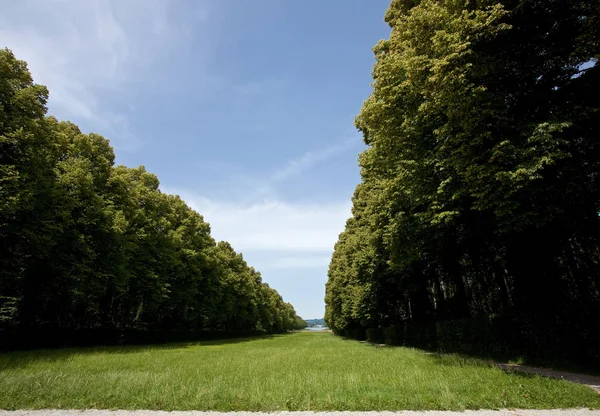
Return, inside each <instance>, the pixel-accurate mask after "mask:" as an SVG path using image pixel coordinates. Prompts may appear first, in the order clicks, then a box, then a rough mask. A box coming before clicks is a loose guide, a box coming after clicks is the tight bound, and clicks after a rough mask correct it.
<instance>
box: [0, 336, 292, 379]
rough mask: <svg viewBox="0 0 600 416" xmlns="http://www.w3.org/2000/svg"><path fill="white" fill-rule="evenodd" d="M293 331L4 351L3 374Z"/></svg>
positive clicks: (0, 360) (1, 358) (0, 354)
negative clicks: (105, 356) (100, 356)
mask: <svg viewBox="0 0 600 416" xmlns="http://www.w3.org/2000/svg"><path fill="white" fill-rule="evenodd" d="M289 334H290V333H283V334H264V335H253V336H247V337H239V338H223V339H202V340H196V341H185V342H173V343H165V344H136V345H106V346H85V347H65V348H56V349H35V350H20V351H8V352H0V373H1V372H2V371H3V370H8V369H11V368H22V367H26V366H28V365H30V364H34V363H37V362H40V361H42V362H50V363H54V362H56V363H59V362H64V361H68V360H69V359H70V358H71V357H73V356H77V355H95V354H115V355H122V354H136V353H140V352H147V351H164V350H177V349H186V348H191V347H201V346H207V347H208V346H222V345H233V344H242V343H246V342H252V341H261V340H274V339H277V338H282V337H285V336H288V335H289Z"/></svg>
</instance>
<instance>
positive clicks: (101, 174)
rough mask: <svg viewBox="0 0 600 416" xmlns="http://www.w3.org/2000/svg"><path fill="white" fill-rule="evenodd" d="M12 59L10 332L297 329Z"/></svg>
mask: <svg viewBox="0 0 600 416" xmlns="http://www.w3.org/2000/svg"><path fill="white" fill-rule="evenodd" d="M47 100H48V90H47V88H46V87H45V86H43V85H39V84H35V83H34V82H33V80H32V77H31V74H30V72H29V71H28V69H27V65H26V63H25V62H24V61H21V60H18V59H16V58H15V56H14V55H13V53H12V52H11V51H10V50H8V49H4V50H0V329H2V328H4V329H6V328H23V329H35V328H62V329H65V328H66V329H135V330H186V331H199V330H211V331H231V330H244V331H271V332H277V331H286V330H290V329H298V328H303V327H304V326H305V323H304V321H303V320H302V319H301V318H300V317H298V315H297V314H296V312H295V311H294V308H293V307H292V305H291V304H289V303H286V302H284V301H283V299H282V298H281V296H280V295H279V294H278V293H277V292H276V291H275V290H274V289H272V288H270V287H269V286H268V285H267V284H266V283H264V282H262V279H261V275H260V273H259V272H258V271H256V270H255V269H254V268H253V267H250V266H248V264H247V263H246V262H245V261H244V259H243V257H242V255H241V254H240V253H236V252H235V251H234V249H233V248H232V247H231V245H230V244H229V243H227V242H219V243H217V242H215V240H214V239H213V238H212V237H211V235H210V226H209V224H208V223H206V222H205V221H204V219H203V217H202V216H201V215H200V214H198V213H197V212H195V211H194V210H192V209H191V208H190V207H189V206H187V205H186V204H185V202H184V201H183V200H181V198H179V197H178V196H174V195H168V194H165V193H163V192H161V191H160V189H159V181H158V178H157V177H156V176H155V175H153V174H152V173H150V172H147V171H146V170H145V169H144V167H143V166H140V167H137V168H128V167H125V166H115V165H114V158H115V156H114V152H113V149H112V148H111V146H110V143H109V141H108V140H107V139H105V138H104V137H102V136H100V135H98V134H94V133H90V134H83V133H82V132H81V131H80V130H79V128H78V127H77V126H76V125H75V124H73V123H70V122H64V121H58V120H57V119H56V118H54V117H51V116H47V114H46V113H47V109H46V103H47Z"/></svg>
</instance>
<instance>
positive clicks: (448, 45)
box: [326, 0, 600, 342]
mask: <svg viewBox="0 0 600 416" xmlns="http://www.w3.org/2000/svg"><path fill="white" fill-rule="evenodd" d="M385 19H386V21H387V22H388V23H389V24H390V26H391V28H392V31H391V35H390V39H389V40H383V41H380V42H379V43H378V44H377V46H376V47H375V48H374V52H375V57H376V64H375V67H374V69H373V78H374V82H373V88H374V89H373V92H372V94H371V96H370V97H369V98H368V99H367V100H366V101H365V103H364V105H363V108H362V110H361V112H360V114H359V115H358V117H357V119H356V126H357V127H358V128H359V129H360V130H361V131H362V133H363V136H364V141H365V143H366V144H367V145H368V148H367V149H366V150H365V151H364V152H363V153H362V154H361V155H360V158H359V161H360V166H361V169H362V170H361V175H362V183H361V184H359V185H358V187H357V188H356V192H355V194H354V197H353V216H352V218H350V219H349V220H348V222H347V224H346V229H345V231H344V232H343V233H342V234H341V235H340V237H339V240H338V242H337V244H336V246H335V252H334V254H333V257H332V260H331V264H330V268H329V281H328V283H327V293H326V304H327V310H326V321H327V324H328V325H329V326H330V327H332V328H333V329H334V331H338V332H341V331H363V333H364V330H365V329H369V328H388V327H393V326H394V325H400V326H402V327H407V326H408V327H410V325H412V323H422V325H421V326H422V327H426V326H427V325H428V323H436V322H444V321H449V320H458V319H466V318H475V317H482V316H484V317H492V316H498V315H502V316H529V317H531V316H541V317H549V316H554V317H558V316H563V317H566V316H575V315H577V313H579V312H581V310H585V311H593V310H599V308H598V305H599V304H600V222H599V218H598V212H599V211H600V182H599V180H598V179H599V178H600V146H599V144H600V141H599V138H600V136H599V134H600V94H599V92H600V65H598V63H597V59H598V57H599V55H600V3H599V2H593V1H586V0H573V1H563V0H420V1H419V0H394V1H392V3H391V5H390V8H389V9H388V11H387V13H386V16H385ZM577 311H578V312H577ZM577 316H581V314H579V315H577ZM592 316H593V315H592ZM556 319H558V318H556ZM592 319H593V318H592ZM586 334H587V335H586ZM581 337H582V338H580V340H581V341H582V342H588V341H589V340H591V339H592V338H593V334H592V333H589V331H588V332H586V331H585V330H582V331H581ZM586 337H587V338H586Z"/></svg>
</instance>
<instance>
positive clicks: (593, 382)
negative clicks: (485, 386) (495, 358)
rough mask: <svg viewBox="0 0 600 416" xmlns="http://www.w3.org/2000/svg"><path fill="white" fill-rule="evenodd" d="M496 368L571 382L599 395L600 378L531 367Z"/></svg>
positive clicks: (500, 364)
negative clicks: (588, 388)
mask: <svg viewBox="0 0 600 416" xmlns="http://www.w3.org/2000/svg"><path fill="white" fill-rule="evenodd" d="M496 365H497V366H498V367H500V368H501V369H503V370H506V371H518V372H521V373H528V374H538V375H540V376H545V377H551V378H559V379H563V380H568V381H572V382H573V383H579V384H585V385H586V386H588V387H590V388H592V389H594V390H596V392H598V393H600V377H596V376H589V375H586V374H578V373H569V372H567V371H558V370H552V369H549V368H541V367H531V366H528V365H520V364H505V363H497V364H496Z"/></svg>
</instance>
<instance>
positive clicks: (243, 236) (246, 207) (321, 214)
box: [176, 190, 350, 267]
mask: <svg viewBox="0 0 600 416" xmlns="http://www.w3.org/2000/svg"><path fill="white" fill-rule="evenodd" d="M176 193H178V194H179V195H180V196H181V197H182V198H183V199H184V200H185V201H186V202H187V203H188V204H189V205H190V206H191V207H192V208H194V209H195V210H196V211H198V212H199V213H201V214H202V215H203V216H204V218H205V220H206V221H207V222H209V223H210V225H211V230H212V231H211V233H212V235H213V237H214V238H215V239H217V240H226V241H229V242H230V243H231V244H232V245H233V246H234V247H235V249H236V250H240V251H242V252H246V251H271V252H296V253H307V254H309V255H313V254H314V253H330V252H331V251H332V250H333V245H334V244H335V241H336V240H337V237H338V235H339V233H340V232H341V231H342V230H343V228H344V224H345V222H346V219H347V218H348V217H349V216H350V201H344V202H333V203H321V204H316V203H313V204H303V203H289V202H283V201H276V200H272V201H263V202H256V203H252V204H238V203H231V202H222V201H216V200H210V199H207V198H204V197H202V196H199V195H196V194H195V193H194V192H192V191H185V190H183V191H179V192H176ZM322 258H323V256H321V257H320V260H319V261H321V260H322ZM283 259H288V260H283ZM302 259H304V260H302ZM274 260H276V263H273V264H271V266H272V267H276V266H277V265H279V266H277V267H282V265H283V264H284V263H285V262H288V264H289V261H290V260H289V257H285V256H284V257H281V258H279V259H277V256H274ZM281 261H283V262H284V263H281ZM294 261H297V262H300V261H306V258H305V257H304V255H302V256H299V257H296V258H295V260H294ZM310 261H311V262H313V263H314V257H311V260H310ZM277 262H279V263H277ZM325 264H326V263H325Z"/></svg>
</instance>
